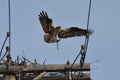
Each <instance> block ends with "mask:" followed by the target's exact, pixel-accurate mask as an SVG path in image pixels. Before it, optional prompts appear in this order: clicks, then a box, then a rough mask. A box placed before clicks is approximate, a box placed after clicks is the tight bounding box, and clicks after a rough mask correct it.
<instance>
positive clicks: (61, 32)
mask: <svg viewBox="0 0 120 80" xmlns="http://www.w3.org/2000/svg"><path fill="white" fill-rule="evenodd" d="M39 21H40V23H41V25H42V28H43V30H44V32H45V33H46V34H45V35H44V40H45V41H46V42H47V43H54V42H58V41H59V39H60V38H69V37H75V36H89V35H91V34H92V33H93V30H86V29H80V28H78V27H70V28H65V29H62V28H61V27H60V26H54V25H53V23H52V19H51V18H49V17H48V14H47V12H44V11H42V12H40V15H39Z"/></svg>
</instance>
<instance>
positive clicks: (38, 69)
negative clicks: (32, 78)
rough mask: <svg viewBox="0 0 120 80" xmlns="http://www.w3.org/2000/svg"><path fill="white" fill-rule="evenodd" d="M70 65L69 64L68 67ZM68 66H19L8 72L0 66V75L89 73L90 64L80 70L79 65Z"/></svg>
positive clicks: (3, 66) (4, 67) (12, 67)
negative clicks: (44, 72) (17, 73)
mask: <svg viewBox="0 0 120 80" xmlns="http://www.w3.org/2000/svg"><path fill="white" fill-rule="evenodd" d="M70 66H71V64H69V67H70ZM67 67H68V66H67V65H66V64H47V65H34V66H33V65H26V67H20V66H11V67H10V70H9V71H8V70H7V69H6V66H5V65H1V66H0V74H12V73H13V74H14V73H16V72H19V70H21V72H22V73H32V72H43V71H46V72H58V71H59V72H64V71H68V70H71V71H90V64H89V63H85V64H84V65H83V68H82V69H80V65H79V64H74V66H73V67H72V69H69V68H67Z"/></svg>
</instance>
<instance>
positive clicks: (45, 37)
mask: <svg viewBox="0 0 120 80" xmlns="http://www.w3.org/2000/svg"><path fill="white" fill-rule="evenodd" d="M44 41H45V42H47V43H50V35H48V34H46V35H44Z"/></svg>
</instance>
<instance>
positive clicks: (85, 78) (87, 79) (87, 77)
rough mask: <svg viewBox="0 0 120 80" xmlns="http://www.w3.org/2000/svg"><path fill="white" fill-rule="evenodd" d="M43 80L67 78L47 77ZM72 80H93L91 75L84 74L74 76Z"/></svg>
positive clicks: (63, 77) (62, 77)
mask: <svg viewBox="0 0 120 80" xmlns="http://www.w3.org/2000/svg"><path fill="white" fill-rule="evenodd" d="M42 80H65V76H53V77H52V76H45V77H43V78H42ZM72 80H91V79H90V74H89V73H84V74H83V76H78V75H72Z"/></svg>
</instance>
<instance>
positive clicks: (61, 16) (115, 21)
mask: <svg viewBox="0 0 120 80" xmlns="http://www.w3.org/2000/svg"><path fill="white" fill-rule="evenodd" d="M88 4H89V0H59V1H58V0H11V27H12V28H11V29H12V30H11V31H12V33H11V42H12V43H11V47H12V49H11V55H12V58H13V60H14V59H16V56H17V55H23V51H24V53H25V55H26V57H27V58H28V59H30V60H31V61H34V59H37V61H38V62H39V63H41V64H42V62H43V61H44V59H45V58H46V64H56V63H58V64H62V63H66V61H67V60H69V61H70V62H71V63H72V62H73V60H74V59H75V57H76V56H77V54H78V53H79V51H80V46H81V44H84V37H76V38H69V39H62V40H61V41H60V43H59V50H57V47H56V46H57V45H56V44H48V43H46V42H44V39H43V35H44V34H45V33H44V31H43V29H42V27H41V25H40V23H39V20H38V15H39V12H40V11H42V10H44V11H47V13H48V16H49V17H51V18H52V19H53V24H54V25H56V26H62V27H63V28H65V27H79V28H84V29H86V23H87V14H88ZM119 8H120V0H92V7H91V16H90V25H89V28H91V29H93V30H94V34H93V35H91V36H90V40H89V46H88V51H87V55H86V62H87V63H91V71H90V73H91V78H92V80H101V79H102V80H119V79H120V77H119V72H120V69H119V68H120V62H119V60H120V59H119V58H120V36H119V34H120V32H119V30H120V9H119ZM7 31H8V0H0V48H1V45H2V43H3V41H4V39H5V37H6V33H7ZM7 44H8V43H7ZM3 52H5V49H4V51H3ZM95 61H99V62H95ZM77 63H79V60H78V61H77Z"/></svg>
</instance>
